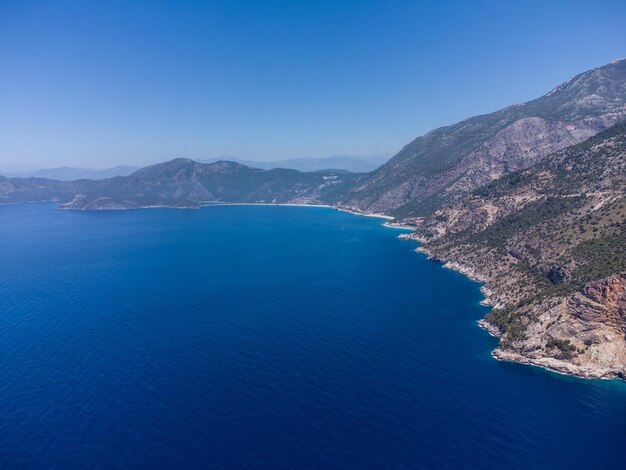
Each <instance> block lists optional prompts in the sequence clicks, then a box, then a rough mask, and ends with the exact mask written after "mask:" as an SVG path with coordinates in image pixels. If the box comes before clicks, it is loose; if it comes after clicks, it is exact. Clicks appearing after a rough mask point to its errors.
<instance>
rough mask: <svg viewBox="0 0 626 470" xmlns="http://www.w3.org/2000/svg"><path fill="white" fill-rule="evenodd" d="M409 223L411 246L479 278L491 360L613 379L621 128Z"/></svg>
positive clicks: (621, 297)
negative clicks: (488, 308)
mask: <svg viewBox="0 0 626 470" xmlns="http://www.w3.org/2000/svg"><path fill="white" fill-rule="evenodd" d="M413 222H414V223H417V224H418V225H419V226H418V229H417V230H416V232H415V233H414V234H413V235H412V237H414V238H416V239H419V240H420V241H422V243H423V244H422V246H421V249H422V250H424V251H426V252H427V253H428V254H430V255H431V256H432V257H434V258H437V259H440V260H442V261H444V262H447V263H448V265H449V266H450V267H452V268H455V269H458V270H460V271H463V272H465V273H467V274H468V275H470V276H472V277H474V278H476V279H479V280H481V281H483V282H485V287H484V291H485V294H486V296H487V302H488V303H489V304H490V305H492V306H494V310H493V311H492V312H491V313H489V314H488V315H487V317H486V318H485V320H484V321H483V322H482V324H483V326H484V327H486V328H488V329H489V330H490V331H491V332H492V333H494V334H496V335H497V336H499V337H500V338H501V344H500V347H499V348H498V350H497V351H496V352H495V355H496V356H497V357H498V358H501V359H508V360H515V361H518V362H526V363H532V364H535V365H540V366H543V367H546V368H549V369H552V370H555V371H559V372H565V373H571V374H575V375H579V376H584V377H604V378H608V377H622V378H624V371H625V368H626V340H625V336H624V335H625V333H626V330H625V329H624V327H625V325H626V323H625V320H626V317H625V316H624V314H625V311H624V307H625V305H626V303H625V302H626V299H625V295H626V294H625V292H626V291H625V287H626V124H618V125H616V126H614V127H612V128H610V129H609V130H607V131H604V132H602V133H600V134H598V135H597V136H595V137H593V138H591V139H589V140H587V141H585V142H583V143H581V144H578V145H575V146H572V147H569V148H567V149H564V150H561V151H559V152H556V153H554V154H552V155H550V156H548V157H546V158H545V159H543V160H542V161H541V162H539V163H537V164H536V165H534V166H532V167H531V168H528V169H525V170H520V171H517V172H514V173H511V174H509V175H507V176H505V177H503V178H500V179H499V180H497V181H494V182H493V183H491V184H489V185H487V186H484V187H482V188H480V189H478V190H475V191H474V192H473V193H472V194H471V195H470V196H468V197H467V198H466V199H464V200H462V201H459V202H456V203H454V204H451V205H449V206H447V207H444V208H442V209H439V210H438V211H436V212H435V213H434V214H432V215H431V216H429V217H426V218H424V219H419V220H413Z"/></svg>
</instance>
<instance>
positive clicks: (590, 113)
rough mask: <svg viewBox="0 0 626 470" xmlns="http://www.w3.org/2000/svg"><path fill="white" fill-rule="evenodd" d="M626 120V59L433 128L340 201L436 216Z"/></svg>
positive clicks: (410, 214)
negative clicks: (524, 100)
mask: <svg viewBox="0 0 626 470" xmlns="http://www.w3.org/2000/svg"><path fill="white" fill-rule="evenodd" d="M624 118H626V60H620V61H616V62H614V63H611V64H608V65H606V66H604V67H600V68H598V69H594V70H590V71H588V72H585V73H583V74H580V75H578V76H576V77H574V78H573V79H571V80H569V81H568V82H566V83H564V84H562V85H560V86H559V87H557V88H555V89H554V90H552V91H551V92H550V93H548V94H546V95H545V96H543V97H541V98H539V99H536V100H534V101H530V102H528V103H525V104H522V105H515V106H511V107H508V108H505V109H503V110H501V111H497V112H495V113H492V114H487V115H484V116H476V117H473V118H470V119H467V120H466V121H463V122H460V123H458V124H454V125H452V126H448V127H443V128H440V129H436V130H433V131H431V132H429V133H428V134H426V135H424V136H423V137H418V138H417V139H415V140H414V141H413V142H411V143H410V144H408V145H407V146H406V147H404V148H403V149H402V150H401V151H400V152H399V153H398V154H397V155H396V156H395V157H394V158H392V159H391V160H390V161H389V162H387V163H386V164H385V165H383V166H382V167H381V168H379V169H378V170H377V171H375V172H373V173H371V174H369V175H367V176H364V177H361V178H360V179H359V180H358V181H357V182H356V184H355V185H354V186H353V187H352V188H351V190H350V191H349V192H348V193H347V194H346V195H345V196H343V197H341V198H340V201H339V202H340V203H341V204H343V205H346V206H351V207H354V208H357V209H360V210H363V211H371V212H386V213H392V214H394V215H397V216H399V217H419V216H425V215H429V214H431V213H432V212H433V211H434V210H436V209H438V208H439V207H441V206H442V205H446V204H449V203H451V202H453V201H455V200H460V199H462V198H463V197H464V196H465V195H467V194H468V193H469V192H471V191H472V190H473V189H475V188H477V187H480V186H482V185H484V184H487V183H489V182H490V181H493V180H494V179H497V178H499V177H501V176H502V175H505V174H507V173H510V172H512V171H515V170H518V169H522V168H527V167H529V166H531V165H533V164H534V163H536V162H537V161H539V160H540V159H542V158H543V157H545V156H547V155H549V154H550V153H552V152H554V151H556V150H560V149H562V148H565V147H567V146H570V145H573V144H576V143H579V142H582V141H583V140H585V139H587V138H589V137H590V136H592V135H595V134H596V133H598V132H600V131H602V130H604V129H607V128H608V127H610V126H611V125H613V124H615V123H617V122H619V121H621V120H623V119H624Z"/></svg>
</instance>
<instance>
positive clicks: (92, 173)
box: [0, 165, 140, 181]
mask: <svg viewBox="0 0 626 470" xmlns="http://www.w3.org/2000/svg"><path fill="white" fill-rule="evenodd" d="M139 168H140V167H138V166H131V165H120V166H116V167H114V168H106V169H103V170H89V169H86V168H72V167H66V166H64V167H59V168H48V169H43V170H35V171H21V172H5V173H3V174H4V175H5V176H7V177H19V178H47V179H53V180H59V181H74V180H80V179H91V180H100V179H105V178H112V177H114V176H127V175H130V174H131V173H133V172H135V171H137V170H138V169H139ZM0 173H1V171H0Z"/></svg>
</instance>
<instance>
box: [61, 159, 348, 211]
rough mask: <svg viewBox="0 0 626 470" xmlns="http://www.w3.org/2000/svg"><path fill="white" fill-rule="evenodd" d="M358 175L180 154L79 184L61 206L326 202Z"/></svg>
mask: <svg viewBox="0 0 626 470" xmlns="http://www.w3.org/2000/svg"><path fill="white" fill-rule="evenodd" d="M357 176H358V175H355V174H352V173H338V172H335V171H319V172H311V173H303V172H300V171H297V170H289V169H273V170H262V169H259V168H251V167H248V166H246V165H242V164H240V163H235V162H226V161H219V162H215V163H208V164H207V163H198V162H195V161H193V160H189V159H184V158H179V159H176V160H172V161H169V162H166V163H161V164H158V165H152V166H149V167H146V168H142V169H141V170H138V171H136V172H135V173H133V174H132V175H129V176H126V177H119V176H118V177H115V178H110V179H106V180H100V181H91V182H88V183H86V184H83V185H82V187H81V189H80V193H76V194H75V195H74V197H73V198H72V200H71V201H68V202H67V203H66V204H65V205H64V206H63V207H64V208H65V209H75V210H101V209H130V208H139V207H150V206H167V207H199V206H200V205H202V204H205V203H229V202H231V203H235V202H246V203H319V202H330V201H332V200H334V199H335V198H336V197H337V194H339V193H341V192H343V191H345V189H346V188H347V186H348V185H349V184H350V183H351V182H352V181H353V180H354V179H355V178H356V177H357Z"/></svg>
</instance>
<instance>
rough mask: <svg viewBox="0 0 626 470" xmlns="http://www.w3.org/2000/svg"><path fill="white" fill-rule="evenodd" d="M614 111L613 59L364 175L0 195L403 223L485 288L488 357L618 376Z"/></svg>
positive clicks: (621, 233)
mask: <svg viewBox="0 0 626 470" xmlns="http://www.w3.org/2000/svg"><path fill="white" fill-rule="evenodd" d="M624 120H626V60H624V59H622V60H618V61H615V62H612V63H611V64H608V65H605V66H603V67H599V68H596V69H593V70H590V71H588V72H585V73H582V74H580V75H577V76H576V77H574V78H572V79H571V80H568V81H567V82H565V83H563V84H562V85H560V86H558V87H556V88H555V89H553V90H552V91H550V92H549V93H547V94H546V95H544V96H542V97H540V98H538V99H536V100H533V101H529V102H527V103H524V104H521V105H514V106H510V107H508V108H505V109H502V110H500V111H497V112H494V113H491V114H486V115H482V116H476V117H472V118H469V119H467V120H465V121H463V122H460V123H457V124H453V125H451V126H447V127H442V128H439V129H435V130H433V131H431V132H429V133H427V134H426V135H424V136H421V137H418V138H416V139H415V140H414V141H413V142H411V143H409V144H408V145H406V146H405V147H404V148H403V149H402V150H401V151H400V152H399V153H398V154H397V155H396V156H395V157H393V158H392V159H391V160H389V161H388V162H386V163H384V164H383V165H382V166H380V167H379V168H377V169H374V170H372V171H369V172H367V173H350V172H347V171H346V169H347V168H346V166H347V165H345V163H346V161H343V163H344V165H340V164H339V163H341V160H337V159H335V160H332V159H320V160H319V161H317V163H316V164H319V165H320V166H321V167H340V166H343V168H335V169H325V170H321V171H309V172H302V171H298V170H296V169H287V168H278V169H263V168H258V167H259V166H262V165H264V164H263V163H261V162H250V165H251V166H248V165H244V164H242V163H237V162H226V161H218V162H213V163H199V162H194V161H192V160H188V159H176V160H173V161H170V162H166V163H162V164H158V165H153V166H150V167H146V168H143V169H141V170H138V171H136V172H134V173H132V174H130V175H128V176H116V177H113V178H108V179H103V180H98V181H95V180H85V179H83V180H76V181H65V182H64V181H56V180H52V179H44V178H6V177H0V202H5V203H10V202H14V203H16V202H31V201H56V202H58V203H60V204H61V207H62V208H64V209H70V210H106V209H131V208H140V207H154V206H158V207H200V206H202V205H203V204H208V203H227V202H264V203H301V204H320V203H323V204H329V205H333V206H335V207H338V208H343V209H349V210H353V211H357V212H363V213H384V214H389V215H393V216H395V217H396V219H397V220H398V221H399V222H402V223H405V224H410V225H412V226H415V227H416V231H415V232H414V234H413V235H411V237H413V238H417V239H418V240H420V241H422V243H423V245H422V246H421V249H422V250H424V251H426V252H427V253H428V254H430V255H431V256H433V257H434V258H436V259H439V260H441V261H444V262H446V263H447V264H448V266H449V267H452V268H454V269H457V270H460V271H462V272H464V273H466V274H468V275H470V276H472V277H474V278H475V279H479V280H481V281H483V282H485V283H486V284H485V293H486V295H487V299H488V301H489V302H491V304H492V305H494V306H495V307H496V308H495V309H494V310H493V311H492V312H491V313H490V314H489V315H488V317H487V318H486V319H485V321H484V322H483V326H484V327H485V328H488V329H489V330H490V331H491V332H492V333H493V334H494V335H497V336H499V337H500V338H501V340H502V341H501V345H500V348H499V349H498V350H497V351H496V354H497V355H498V357H500V358H502V359H507V360H514V361H518V362H526V363H532V364H535V365H540V366H542V367H546V368H549V369H552V370H556V371H559V372H565V373H570V374H574V375H579V376H584V377H621V378H624V379H626V341H625V340H624V338H625V337H626V336H625V335H626V252H625V251H624V250H625V247H626V238H625V236H626V181H625V176H624V175H626V125H624V124H622V122H624ZM320 161H321V163H320ZM290 162H291V165H296V164H300V163H301V161H300V160H291V161H290ZM294 162H300V163H294ZM277 164H280V165H281V166H287V165H288V163H285V162H282V163H272V164H269V165H271V166H274V165H277ZM307 165H310V166H308V167H302V166H301V167H300V168H301V169H306V170H313V169H317V168H318V167H317V166H315V165H313V164H312V163H311V162H309V163H307ZM254 167H256V168H254ZM352 168H354V167H352Z"/></svg>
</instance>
